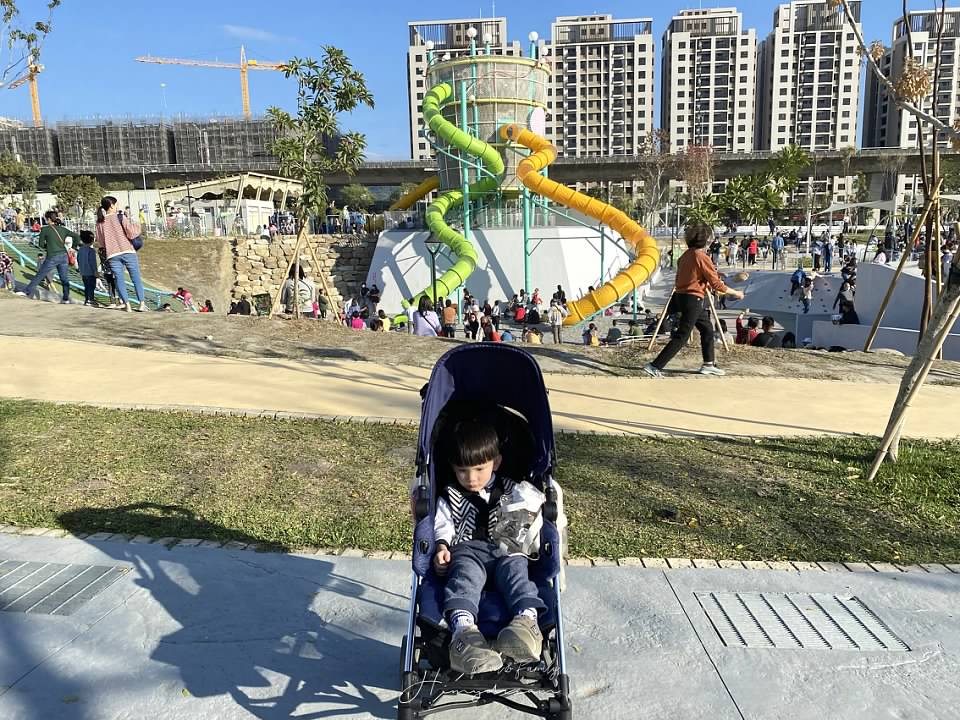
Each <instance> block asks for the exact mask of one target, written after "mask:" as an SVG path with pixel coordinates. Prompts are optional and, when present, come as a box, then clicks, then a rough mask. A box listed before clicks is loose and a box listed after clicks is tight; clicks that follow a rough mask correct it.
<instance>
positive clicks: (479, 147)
mask: <svg viewBox="0 0 960 720" xmlns="http://www.w3.org/2000/svg"><path fill="white" fill-rule="evenodd" d="M452 97H453V88H452V87H451V86H450V84H449V83H440V84H439V85H436V86H434V87H433V88H431V89H430V91H429V92H428V93H427V95H426V97H424V99H423V107H422V111H423V118H424V120H426V122H427V127H429V128H430V130H431V131H432V132H433V133H435V134H436V135H437V137H438V138H440V139H441V140H443V141H444V142H445V143H447V145H449V146H451V147H454V148H457V149H458V150H460V151H461V152H463V153H466V154H467V155H471V156H472V157H475V158H479V160H480V162H481V163H482V164H483V167H484V169H485V170H486V171H487V172H488V173H489V175H487V176H486V177H483V178H481V179H480V180H477V181H476V182H475V183H473V184H472V185H470V196H471V197H474V196H476V195H482V194H485V193H492V192H496V190H497V188H498V187H499V186H500V179H501V177H500V176H502V175H503V171H504V166H503V158H502V157H500V153H499V152H498V151H497V149H496V148H495V147H493V146H492V145H488V144H487V143H485V142H484V141H483V140H481V139H479V138H475V137H473V136H472V135H470V134H469V133H466V132H464V131H463V130H461V129H460V128H458V127H457V126H456V125H454V124H453V123H452V122H450V121H449V120H447V119H445V118H444V117H443V115H441V113H440V110H441V108H442V107H443V105H444V104H446V103H447V102H449V101H450V99H451V98H452ZM428 182H430V180H427V181H425V182H424V183H421V184H420V186H419V187H418V188H417V190H418V191H419V190H421V189H422V188H423V187H424V186H425V185H426V184H427V183H428ZM437 182H438V183H439V180H437ZM414 192H416V191H414ZM427 192H429V191H427ZM423 194H424V195H425V194H426V192H424V193H423ZM411 195H413V193H409V194H408V195H406V196H405V197H404V198H401V201H402V200H403V199H406V198H409V197H410V196H411ZM421 197H422V195H421ZM414 202H415V200H414ZM462 203H463V192H462V191H460V190H451V191H449V192H446V193H444V194H443V195H441V196H440V197H439V198H437V199H436V200H435V201H434V202H433V203H431V204H430V206H429V207H428V208H427V215H426V220H427V227H428V228H430V231H431V232H432V233H433V236H434V238H435V239H436V240H438V241H440V242H442V243H443V244H444V245H446V246H447V247H449V248H450V249H451V250H452V251H453V253H454V254H455V255H456V256H457V261H456V262H455V263H454V265H453V267H451V268H450V269H449V270H447V271H446V272H445V273H443V275H442V276H440V277H439V278H437V285H436V288H435V291H436V295H437V297H448V296H450V295H452V294H453V293H454V291H455V290H456V289H457V288H458V287H460V286H461V285H463V284H464V283H465V282H466V280H467V278H468V277H470V274H471V273H472V272H473V271H474V270H475V269H476V267H477V251H476V250H475V249H474V247H473V245H471V244H470V242H469V241H468V240H467V239H466V238H465V237H464V236H463V235H462V234H460V233H459V232H457V231H456V230H454V229H453V228H452V227H450V226H449V225H447V222H446V220H445V219H444V216H445V215H446V214H447V213H449V212H451V211H452V210H454V209H456V208H457V207H459V206H460V205H461V204H462ZM411 204H412V203H411ZM430 290H431V289H430V288H426V289H425V290H423V291H421V292H419V293H417V294H416V295H415V296H414V297H413V302H412V304H413V305H416V304H417V302H418V301H419V300H420V298H421V297H423V296H424V295H426V296H427V297H430V296H431V295H432V293H431V292H430ZM407 304H409V303H405V304H404V307H406V305H407Z"/></svg>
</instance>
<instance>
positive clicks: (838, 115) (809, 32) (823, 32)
mask: <svg viewBox="0 0 960 720" xmlns="http://www.w3.org/2000/svg"><path fill="white" fill-rule="evenodd" d="M848 5H849V7H850V10H851V12H852V13H853V17H854V19H855V20H856V22H857V23H858V24H859V22H860V0H849V2H848ZM758 63H759V66H760V74H759V76H760V81H759V88H758V92H757V94H758V97H759V98H760V100H761V102H760V103H759V109H758V113H757V122H758V125H759V142H758V144H757V148H758V149H759V150H769V151H772V152H776V151H778V150H780V149H782V148H783V147H784V146H786V145H789V144H796V145H799V146H800V147H802V148H804V149H806V150H808V151H811V152H812V151H815V150H840V149H844V148H847V147H856V143H857V112H858V108H859V99H860V64H861V63H860V57H859V55H858V54H857V41H856V37H855V36H854V33H853V30H852V29H851V28H849V27H848V26H847V25H846V22H845V18H844V14H843V10H842V8H840V7H831V3H828V2H827V1H826V0H793V1H792V2H789V3H783V4H781V5H780V6H779V7H777V9H776V10H775V11H774V15H773V32H771V33H770V35H769V36H768V37H767V39H766V40H764V41H763V42H762V43H761V44H760V58H759V61H758ZM816 185H817V187H816V188H815V190H814V192H816V193H818V194H820V193H823V194H826V195H829V196H831V197H832V198H833V199H835V200H845V199H846V198H847V196H848V193H849V191H850V190H851V185H852V180H851V178H833V179H832V181H826V180H824V181H820V182H818V183H817V184H816Z"/></svg>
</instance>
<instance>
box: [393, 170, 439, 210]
mask: <svg viewBox="0 0 960 720" xmlns="http://www.w3.org/2000/svg"><path fill="white" fill-rule="evenodd" d="M438 187H440V176H439V175H434V176H433V177H428V178H427V179H426V180H424V181H423V182H422V183H420V184H419V185H417V186H416V187H415V188H414V189H413V190H411V191H410V192H408V193H407V194H406V195H404V196H403V197H402V198H400V199H399V200H397V201H396V202H395V203H394V204H393V205H391V206H390V207H389V208H387V210H408V209H409V208H410V207H411V206H412V205H413V204H414V203H415V202H416V201H417V200H419V199H420V198H422V197H424V196H425V195H426V194H427V193H429V192H433V191H434V190H436V189H437V188H438Z"/></svg>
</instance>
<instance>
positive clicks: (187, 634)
mask: <svg viewBox="0 0 960 720" xmlns="http://www.w3.org/2000/svg"><path fill="white" fill-rule="evenodd" d="M4 560H6V561H9V562H8V563H7V564H6V565H5V566H4V565H0V577H2V574H3V570H4V567H6V568H10V567H11V566H13V565H19V563H20V562H23V561H27V562H36V563H60V564H64V565H66V564H72V565H73V566H74V567H73V568H71V569H69V570H66V571H62V572H71V571H73V572H77V571H79V570H80V569H81V568H78V567H76V566H77V565H96V566H103V567H119V568H122V569H124V570H126V573H125V574H124V575H123V576H122V577H121V578H120V579H119V580H117V581H116V582H114V583H113V584H112V585H109V586H108V587H106V589H103V590H102V591H101V592H100V593H99V594H97V595H96V596H94V597H93V598H92V599H89V600H88V601H86V602H85V603H82V604H79V606H78V607H76V608H75V610H74V611H73V612H72V614H70V615H67V616H60V615H47V614H37V613H34V612H30V613H24V612H11V611H10V608H8V609H6V610H4V611H0V717H3V718H4V719H5V720H46V719H47V718H57V720H121V719H125V718H152V719H154V720H180V719H184V720H185V719H186V718H190V719H191V720H193V719H196V718H211V719H212V718H216V719H217V720H239V719H241V718H243V719H248V718H261V719H262V720H281V719H284V718H290V717H304V718H324V717H342V718H395V717H396V709H395V708H396V704H395V703H396V698H397V695H398V687H397V683H398V681H399V667H400V648H399V645H400V638H401V637H402V635H403V633H404V628H405V621H406V607H407V598H408V591H409V573H410V566H409V563H407V562H403V561H391V560H384V561H380V560H369V559H363V558H348V557H335V556H299V555H279V554H277V555H274V554H259V553H254V552H248V551H229V550H221V549H206V548H191V547H179V546H178V547H174V548H173V549H170V550H168V549H166V548H165V547H163V546H158V545H137V544H132V543H125V542H112V541H93V540H90V539H87V540H79V539H75V538H67V539H57V538H47V537H25V536H18V535H3V534H0V562H2V561H4ZM47 568H50V566H49V565H48V566H47ZM54 569H55V568H54ZM8 572H9V570H8ZM40 572H43V571H42V570H41V571H40ZM567 579H568V591H567V592H566V593H565V594H564V602H563V607H564V615H565V620H566V624H567V638H566V648H567V657H568V663H569V673H570V675H571V679H572V691H573V697H574V703H575V705H574V708H575V713H576V717H577V718H578V720H592V719H597V718H602V719H603V720H619V719H621V718H622V719H624V720H634V719H635V718H645V720H673V719H674V718H684V719H685V720H686V719H689V720H696V719H698V718H710V720H781V719H783V718H790V719H791V720H833V719H839V718H843V719H844V720H881V719H886V718H889V719H892V718H923V720H939V719H942V720H947V719H948V718H955V717H956V708H957V707H960V685H958V684H957V682H956V678H957V677H958V674H960V630H958V626H957V623H956V598H957V596H958V593H960V575H957V574H950V573H946V572H944V573H942V574H928V573H913V572H910V573H902V572H893V573H876V572H869V573H857V572H854V573H850V572H842V573H832V572H823V571H821V570H814V571H800V572H798V571H780V570H726V569H719V568H718V569H690V570H683V569H678V570H667V571H661V570H654V569H642V568H625V567H609V568H599V567H598V568H575V567H571V568H569V569H568V574H567ZM3 582H4V580H2V579H0V587H4V585H3V584H2V583H3ZM7 585H8V586H12V589H11V590H8V591H7V592H5V593H3V592H0V606H2V605H4V603H3V602H2V600H3V599H12V598H13V596H14V594H16V592H15V591H16V586H15V585H12V582H7ZM22 589H23V586H22V585H21V590H22ZM757 592H764V593H776V595H775V596H773V597H770V596H768V598H769V599H770V602H771V603H772V606H773V607H779V608H780V612H784V608H785V607H786V608H789V602H794V603H796V604H795V607H797V608H798V609H799V610H802V611H804V612H806V613H810V612H815V611H816V604H817V603H822V604H823V606H824V607H826V608H828V609H829V608H830V607H833V608H834V609H833V612H834V613H836V612H837V611H838V610H839V611H840V613H841V615H836V618H837V622H838V623H839V625H840V626H842V627H845V628H846V629H847V630H849V632H850V633H851V634H852V635H853V636H855V637H856V638H857V640H858V642H859V643H860V648H858V647H856V646H852V647H848V648H847V649H826V648H824V647H823V646H821V649H810V647H809V645H810V644H811V643H814V644H817V638H816V635H815V632H813V633H811V632H808V633H807V634H806V635H802V634H801V637H802V639H803V641H804V642H805V643H806V647H796V646H794V648H793V649H785V648H782V647H776V648H770V647H761V646H762V645H764V644H766V643H765V641H764V636H763V635H762V634H761V633H758V632H756V631H755V632H754V633H753V634H752V635H751V634H750V633H749V632H748V630H749V627H747V626H746V625H741V626H740V627H741V631H742V632H744V634H745V638H746V641H747V643H748V647H735V646H734V645H735V644H736V643H737V639H736V636H735V635H733V634H731V631H730V630H729V629H728V628H726V627H724V626H723V625H722V623H719V622H718V624H717V625H716V626H715V625H714V624H712V623H711V619H710V617H709V616H708V614H707V613H708V611H710V606H711V603H712V602H713V599H712V598H714V597H716V598H718V599H719V600H721V601H723V600H724V597H725V596H724V595H723V593H757ZM36 593H37V594H38V595H42V594H43V593H42V592H41V591H36ZM711 593H713V595H711ZM782 593H794V594H792V595H790V596H789V599H788V598H787V597H785V596H784V595H782ZM19 594H20V595H22V594H23V593H22V592H20V593H19ZM811 594H812V596H811ZM833 596H837V597H839V598H841V601H842V602H844V603H845V604H846V605H847V607H852V608H853V609H854V610H855V612H858V613H859V614H860V615H861V617H865V615H864V613H866V612H867V611H866V610H861V609H860V608H862V607H864V606H865V608H868V610H869V613H873V618H872V619H871V618H870V617H867V619H866V622H867V624H868V625H869V626H871V627H872V628H873V630H874V631H875V632H876V633H877V635H878V636H880V637H882V639H883V640H884V641H885V642H886V643H887V644H888V646H889V647H888V648H887V649H882V648H881V649H874V650H870V651H865V650H863V649H861V648H862V645H863V644H866V643H872V642H873V641H872V639H871V637H870V636H869V634H868V633H866V632H863V631H858V630H857V629H856V627H854V626H851V625H850V624H849V623H850V619H849V618H845V617H843V616H842V613H843V612H844V611H843V610H842V608H841V606H840V605H836V604H835V603H836V601H835V600H834V599H833ZM726 597H729V596H726ZM852 597H856V600H850V599H849V598H852ZM746 601H747V602H748V603H752V602H754V601H753V600H751V599H750V597H747V599H746ZM755 601H756V602H759V603H763V602H764V601H763V600H762V599H757V598H755ZM733 602H737V601H736V599H734V600H733ZM28 605H29V603H28V602H23V601H22V602H20V609H21V610H22V609H25V608H26V607H27V606H28ZM758 607H761V606H754V610H755V611H757V612H758V615H762V613H759V611H758V610H757V608H758ZM705 608H707V609H706V610H705ZM799 610H798V612H799ZM714 614H715V615H716V613H714ZM717 617H719V616H717ZM784 617H786V615H784ZM734 619H735V620H736V621H742V620H744V618H736V617H734ZM760 619H761V621H762V622H763V623H764V624H765V626H766V628H767V631H769V632H770V633H771V634H772V635H771V636H772V637H774V638H776V641H777V643H780V644H793V643H791V641H790V637H789V634H788V633H786V632H784V631H783V630H782V629H778V628H775V627H774V626H773V624H767V623H770V621H771V620H772V619H773V618H772V617H771V618H764V617H760ZM788 622H792V621H790V620H789V618H788ZM878 624H879V625H880V626H881V630H882V631H880V630H878V629H877V628H878ZM793 627H794V630H795V631H796V627H797V626H796V625H795V624H794V625H793ZM744 628H746V629H744ZM824 632H825V635H829V636H830V637H831V639H832V641H833V642H834V643H837V644H838V645H843V644H848V643H843V642H839V643H838V640H837V639H836V637H834V635H836V633H831V632H829V631H828V630H825V631H824ZM721 633H723V634H724V636H725V637H726V642H725V641H724V640H723V639H721V637H722V636H721ZM887 633H892V634H893V635H895V637H894V638H892V639H891V638H890V637H889V635H888V634H887ZM901 641H902V643H903V644H902V645H901V644H900V642H901ZM794 645H795V644H794ZM848 645H849V644H848ZM451 716H452V717H453V716H455V717H456V718H463V719H465V720H478V719H481V718H491V719H492V718H497V719H498V720H499V719H502V718H505V717H519V716H516V715H513V714H511V713H509V712H507V711H504V710H503V709H501V708H498V707H497V706H493V707H490V708H484V709H481V710H474V711H470V712H459V711H458V712H456V713H455V714H454V715H451Z"/></svg>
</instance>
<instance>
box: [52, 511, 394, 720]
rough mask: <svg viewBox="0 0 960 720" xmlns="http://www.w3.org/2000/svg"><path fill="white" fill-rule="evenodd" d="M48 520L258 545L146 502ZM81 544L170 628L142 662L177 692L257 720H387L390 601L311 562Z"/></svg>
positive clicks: (330, 566)
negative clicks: (116, 564) (126, 574)
mask: <svg viewBox="0 0 960 720" xmlns="http://www.w3.org/2000/svg"><path fill="white" fill-rule="evenodd" d="M59 521H60V523H61V525H62V526H63V527H64V528H66V529H68V530H72V531H76V532H81V531H83V532H89V531H91V530H95V529H97V528H103V527H112V528H124V530H125V531H127V532H142V533H143V534H152V535H158V534H162V535H176V536H179V537H196V538H216V539H221V540H232V541H234V542H238V543H259V542H260V540H259V539H258V538H256V537H251V536H249V535H244V534H243V533H239V532H238V531H236V530H233V529H230V528H226V527H222V526H219V525H216V524H213V523H210V522H208V521H206V520H205V519H203V518H200V517H196V516H194V515H193V514H192V513H191V512H190V511H189V510H186V509H184V508H181V507H176V506H165V505H156V504H150V503H141V504H134V505H126V506H122V507H115V508H82V509H79V510H75V511H70V512H66V513H64V514H62V515H60V516H59ZM88 542H90V543H91V544H92V545H94V546H96V547H97V548H98V549H99V550H101V551H103V552H106V553H108V554H109V555H110V556H111V557H112V558H114V559H115V560H118V561H121V562H124V563H131V564H132V565H133V567H134V572H135V577H136V579H135V580H134V582H135V583H136V584H137V585H138V586H139V587H141V588H143V589H144V590H146V591H147V592H149V593H150V595H151V597H152V598H153V600H154V601H155V602H156V603H157V604H159V605H160V606H161V607H162V609H163V612H165V613H166V614H167V615H168V616H169V618H170V619H171V620H172V621H173V622H172V623H170V622H164V621H163V620H162V619H158V620H156V625H157V626H158V627H164V626H169V627H170V628H174V629H172V630H171V631H170V632H169V633H167V634H166V635H164V636H163V637H161V638H160V639H159V641H158V642H156V644H155V646H154V647H153V648H152V651H151V654H150V659H151V660H153V661H155V662H157V663H163V664H165V665H169V666H172V667H174V668H176V669H177V670H178V671H179V673H180V675H181V677H182V680H183V685H184V687H185V688H186V690H187V691H188V692H189V695H191V696H193V697H195V698H214V697H217V696H222V695H228V696H230V697H231V698H232V699H233V701H234V702H235V703H236V704H237V705H238V706H240V707H241V708H243V709H244V710H246V711H247V712H248V713H250V715H251V716H253V717H257V718H261V719H263V720H280V719H281V718H289V717H293V716H296V717H298V718H325V717H337V716H341V715H351V714H358V715H361V714H365V716H370V717H375V718H392V717H395V714H396V701H395V697H396V693H397V690H398V689H397V688H396V686H395V683H396V678H397V674H398V668H399V650H398V648H397V647H396V646H395V645H394V644H392V643H393V639H394V638H397V639H399V637H400V635H401V634H402V627H403V625H404V620H405V618H404V612H403V607H404V603H405V600H404V598H403V595H402V594H400V593H398V592H394V591H391V590H388V589H384V588H380V587H378V586H377V584H376V583H364V582H354V581H353V580H351V579H349V578H346V577H343V576H341V575H339V574H337V572H336V567H335V565H334V563H333V562H330V561H328V560H326V559H322V558H316V559H315V558H306V557H299V556H294V555H281V554H271V553H258V552H252V551H242V550H237V551H232V552H231V551H226V550H211V549H203V548H180V547H174V548H173V549H172V550H167V549H166V548H165V547H164V546H162V545H156V544H152V545H138V544H132V543H116V542H94V541H88ZM126 605H127V604H125V606H124V611H126ZM155 614H156V615H157V617H158V618H159V617H160V616H162V613H155ZM131 617H136V615H135V614H134V615H133V616H131ZM124 619H125V618H124V616H123V615H122V614H121V616H120V617H118V618H114V621H118V622H123V621H124ZM335 619H336V620H337V621H336V622H335V621H334V620H335ZM137 633H138V630H137V628H131V629H130V632H129V633H124V634H132V635H133V636H134V638H136V635H137ZM386 639H388V640H386ZM147 647H149V642H148V643H147ZM144 667H146V668H147V672H149V665H147V664H146V663H145V665H144ZM158 673H159V671H158ZM118 682H119V681H118ZM184 694H186V693H184ZM178 699H179V700H182V698H178ZM200 707H203V706H200Z"/></svg>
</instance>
